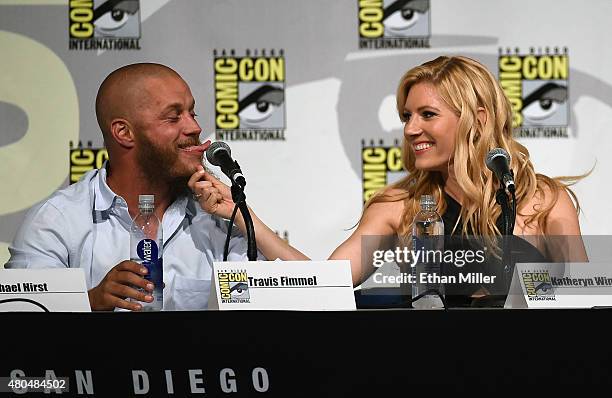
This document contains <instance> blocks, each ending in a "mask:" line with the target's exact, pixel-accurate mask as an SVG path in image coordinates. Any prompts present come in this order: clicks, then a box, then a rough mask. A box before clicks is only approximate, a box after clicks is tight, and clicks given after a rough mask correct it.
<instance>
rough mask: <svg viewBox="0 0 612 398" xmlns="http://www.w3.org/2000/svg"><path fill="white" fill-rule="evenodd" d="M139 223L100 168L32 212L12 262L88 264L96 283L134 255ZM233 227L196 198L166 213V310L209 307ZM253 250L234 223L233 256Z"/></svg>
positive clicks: (240, 256)
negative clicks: (217, 265) (215, 267)
mask: <svg viewBox="0 0 612 398" xmlns="http://www.w3.org/2000/svg"><path fill="white" fill-rule="evenodd" d="M145 193H146V192H145ZM131 223H132V220H131V217H130V214H129V212H128V207H127V202H126V201H125V200H124V199H123V198H122V197H120V196H118V195H116V194H115V193H114V192H113V191H112V190H111V189H110V188H109V186H108V185H107V184H106V169H105V168H104V167H103V168H101V169H99V170H92V171H90V172H88V173H87V174H85V175H84V176H83V178H81V180H80V181H79V182H77V183H76V184H73V185H71V186H69V187H67V188H65V189H62V190H59V191H57V192H55V193H54V194H53V195H51V197H49V199H47V200H46V201H45V202H43V203H42V204H40V205H38V206H36V207H34V208H32V209H31V210H30V211H29V212H28V214H27V215H26V218H25V220H24V222H23V224H22V225H21V228H20V229H19V231H18V232H17V235H16V236H15V240H14V241H13V244H12V245H11V246H10V247H9V251H10V253H11V258H10V259H9V261H8V263H7V264H6V265H5V267H6V268H54V267H57V268H59V267H71V268H75V267H80V268H83V270H84V272H85V280H86V284H87V288H88V289H91V288H92V287H95V286H97V285H98V284H99V283H100V281H101V280H102V279H103V278H104V276H105V275H106V274H107V273H108V272H109V271H110V270H111V268H113V267H114V266H115V265H117V264H119V263H120V262H121V261H123V260H129V258H130V246H129V245H130V233H129V231H130V225H131ZM227 227H228V222H227V221H225V220H223V219H221V218H219V217H216V216H213V215H210V214H208V213H206V212H204V211H203V210H202V209H201V207H200V206H199V204H198V203H197V202H195V201H194V200H193V199H192V198H191V197H186V198H182V199H178V200H176V201H174V203H172V204H171V205H170V207H168V209H167V210H166V212H165V213H164V216H163V219H162V228H163V240H164V250H163V258H164V262H163V266H164V283H165V285H166V287H165V288H164V310H201V309H206V308H207V305H208V296H209V293H210V288H211V276H212V263H213V261H222V260H223V246H224V243H225V237H226V234H227ZM246 251H247V243H246V239H244V238H243V237H242V236H241V235H240V233H239V231H238V230H237V229H235V228H234V231H232V239H231V240H230V247H229V255H228V261H246V259H247V258H246Z"/></svg>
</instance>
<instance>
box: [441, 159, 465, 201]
mask: <svg viewBox="0 0 612 398" xmlns="http://www.w3.org/2000/svg"><path fill="white" fill-rule="evenodd" d="M442 177H443V178H444V192H446V193H447V194H449V195H450V196H451V197H452V198H453V199H455V200H456V201H457V203H459V204H463V191H462V190H461V187H459V183H458V182H457V178H455V172H454V171H453V169H452V166H451V167H449V172H448V173H447V174H446V175H444V174H443V175H442Z"/></svg>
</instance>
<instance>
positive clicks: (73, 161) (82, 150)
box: [69, 141, 108, 184]
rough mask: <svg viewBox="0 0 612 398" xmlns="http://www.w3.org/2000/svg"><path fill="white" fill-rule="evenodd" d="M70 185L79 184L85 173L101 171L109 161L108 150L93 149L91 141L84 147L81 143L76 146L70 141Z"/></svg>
mask: <svg viewBox="0 0 612 398" xmlns="http://www.w3.org/2000/svg"><path fill="white" fill-rule="evenodd" d="M69 156H70V184H74V183H75V182H77V181H78V180H79V179H80V178H81V177H83V175H84V174H85V173H87V172H88V171H90V170H93V169H99V168H101V167H102V165H103V164H104V162H105V161H106V160H107V159H108V152H107V151H106V148H92V147H91V141H89V142H88V143H87V147H83V144H82V142H81V141H79V143H78V145H77V146H75V145H74V144H73V142H72V141H70V152H69Z"/></svg>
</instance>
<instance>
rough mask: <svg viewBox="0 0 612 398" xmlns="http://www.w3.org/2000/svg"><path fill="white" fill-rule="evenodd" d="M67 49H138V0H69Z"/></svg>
mask: <svg viewBox="0 0 612 398" xmlns="http://www.w3.org/2000/svg"><path fill="white" fill-rule="evenodd" d="M68 32H69V38H70V39H69V40H70V41H69V46H68V48H69V49H70V50H140V2H139V0H69V6H68Z"/></svg>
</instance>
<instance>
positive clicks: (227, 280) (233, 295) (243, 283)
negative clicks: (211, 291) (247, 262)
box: [217, 271, 251, 303]
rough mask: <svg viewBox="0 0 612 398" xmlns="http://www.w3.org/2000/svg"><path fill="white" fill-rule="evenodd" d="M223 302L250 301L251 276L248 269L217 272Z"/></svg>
mask: <svg viewBox="0 0 612 398" xmlns="http://www.w3.org/2000/svg"><path fill="white" fill-rule="evenodd" d="M217 279H218V281H219V293H220V295H221V302H222V303H250V302H251V297H250V295H249V277H248V275H247V273H246V271H236V272H226V271H221V272H218V273H217Z"/></svg>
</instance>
